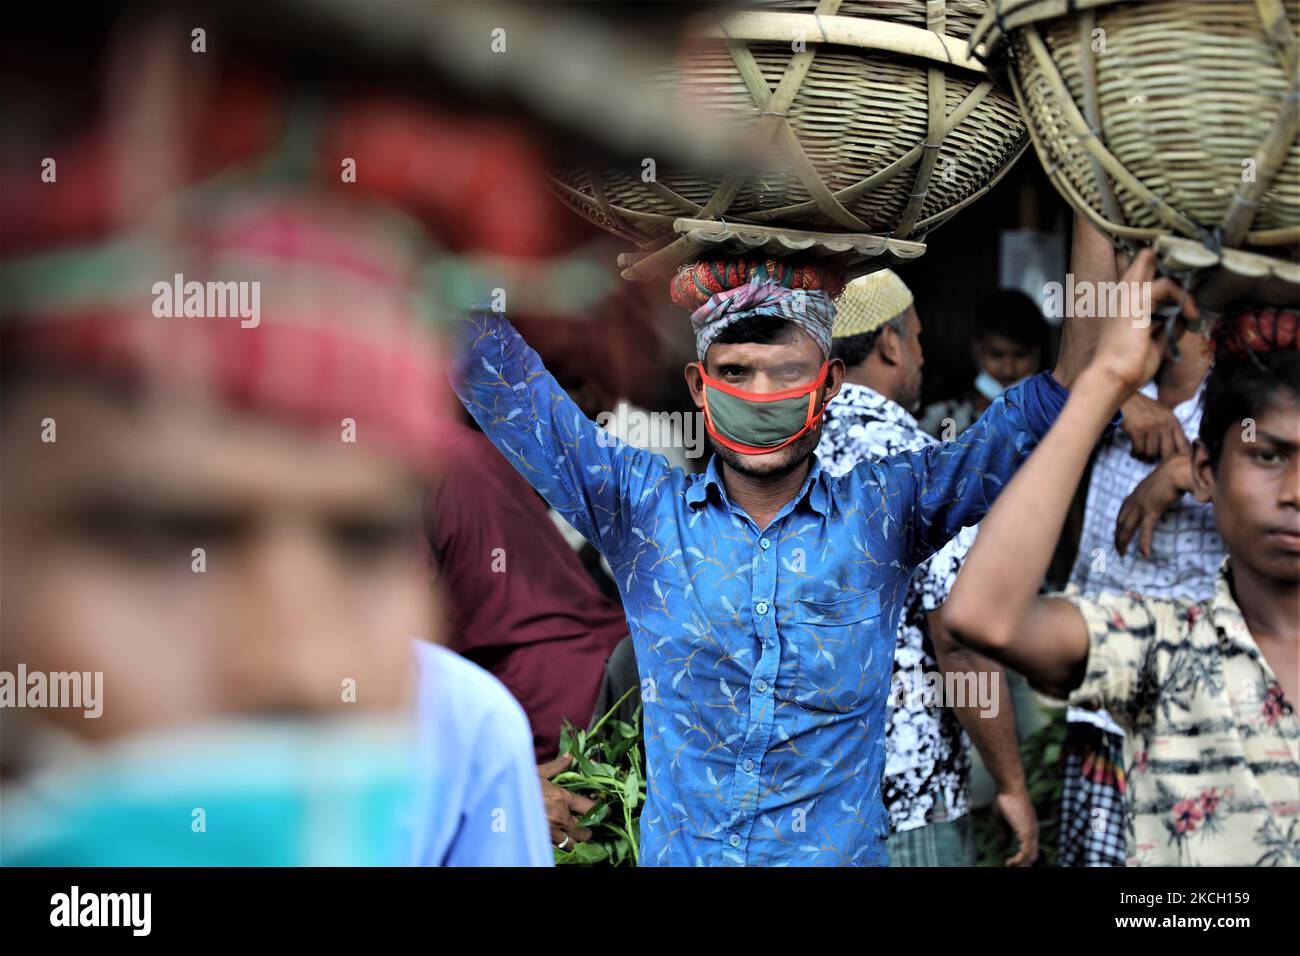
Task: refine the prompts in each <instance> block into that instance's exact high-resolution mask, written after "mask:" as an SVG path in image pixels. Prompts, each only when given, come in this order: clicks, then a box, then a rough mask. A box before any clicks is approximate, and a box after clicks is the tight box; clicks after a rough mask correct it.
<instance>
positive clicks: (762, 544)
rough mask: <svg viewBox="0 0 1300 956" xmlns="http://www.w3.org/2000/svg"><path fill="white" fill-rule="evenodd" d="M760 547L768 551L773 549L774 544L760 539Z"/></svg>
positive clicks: (765, 539)
mask: <svg viewBox="0 0 1300 956" xmlns="http://www.w3.org/2000/svg"><path fill="white" fill-rule="evenodd" d="M758 546H759V547H760V548H762V549H763V550H764V551H766V550H767V549H768V548H770V547H772V542H771V541H768V540H767V538H759V539H758Z"/></svg>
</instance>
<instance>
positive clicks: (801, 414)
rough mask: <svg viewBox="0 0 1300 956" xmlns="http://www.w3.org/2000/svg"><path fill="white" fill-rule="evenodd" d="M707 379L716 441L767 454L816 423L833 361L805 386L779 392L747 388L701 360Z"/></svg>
mask: <svg viewBox="0 0 1300 956" xmlns="http://www.w3.org/2000/svg"><path fill="white" fill-rule="evenodd" d="M696 364H697V365H698V366H699V369H700V376H701V377H702V378H703V379H704V427H705V429H706V430H707V431H708V433H709V434H710V435H711V436H712V437H713V440H714V441H716V442H717V443H718V444H720V445H722V446H723V447H724V448H729V449H731V450H732V451H734V452H739V453H740V454H742V455H766V454H767V453H768V452H773V451H776V450H777V449H779V448H784V447H785V446H786V445H788V444H790V443H791V442H793V441H798V440H799V439H800V438H802V437H803V436H804V435H806V434H808V432H809V431H811V430H812V429H814V428H816V427H817V423H818V422H820V421H821V417H822V414H823V413H824V412H825V411H826V406H825V405H823V406H822V407H821V408H817V392H818V391H820V389H821V387H822V385H823V384H824V383H825V381H826V375H827V372H828V371H829V369H830V360H829V359H828V360H827V361H825V362H822V367H821V369H820V370H819V371H818V372H817V374H816V375H815V376H814V377H813V380H812V381H811V382H809V383H807V384H806V385H796V386H795V387H794V388H787V389H782V390H781V391H779V392H747V391H745V390H744V389H740V388H736V387H735V386H733V385H728V384H726V383H725V382H720V381H718V380H717V379H715V378H712V377H710V376H709V374H708V373H707V372H705V371H704V363H703V362H698V363H696Z"/></svg>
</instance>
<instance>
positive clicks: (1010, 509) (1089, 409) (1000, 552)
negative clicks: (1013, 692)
mask: <svg viewBox="0 0 1300 956" xmlns="http://www.w3.org/2000/svg"><path fill="white" fill-rule="evenodd" d="M1154 276H1155V256H1154V254H1152V253H1151V252H1150V251H1149V250H1148V251H1143V252H1142V253H1141V254H1140V255H1139V256H1138V257H1137V258H1136V259H1135V260H1134V261H1133V264H1132V266H1130V267H1129V270H1128V271H1127V272H1126V273H1125V275H1124V280H1125V281H1130V282H1139V283H1142V284H1143V287H1147V288H1150V290H1151V295H1150V296H1149V297H1146V296H1137V297H1135V298H1137V299H1138V300H1139V301H1137V302H1134V303H1131V306H1132V307H1131V308H1130V310H1129V314H1128V315H1124V316H1115V317H1113V318H1109V319H1105V320H1100V321H1099V323H1098V324H1099V325H1100V326H1102V331H1101V338H1100V342H1099V344H1098V347H1097V351H1096V353H1095V355H1094V356H1093V359H1092V361H1091V362H1090V363H1089V365H1088V367H1087V368H1086V369H1085V370H1084V371H1083V372H1082V373H1081V374H1080V375H1079V377H1078V379H1077V381H1076V382H1075V385H1074V389H1073V390H1072V391H1071V393H1070V398H1069V401H1068V402H1067V403H1066V405H1065V409H1064V410H1063V411H1062V412H1061V414H1060V417H1059V418H1058V419H1057V421H1056V424H1054V425H1053V426H1052V428H1051V431H1050V432H1049V433H1048V434H1047V436H1046V437H1045V438H1044V439H1043V440H1042V442H1041V443H1040V444H1039V445H1038V448H1037V449H1036V450H1035V451H1034V453H1033V454H1032V455H1030V457H1029V460H1028V461H1027V462H1026V463H1025V464H1024V466H1023V467H1022V468H1021V469H1020V470H1019V472H1017V473H1016V476H1015V477H1014V478H1013V479H1012V480H1011V482H1010V484H1008V485H1007V488H1006V490H1005V491H1003V492H1002V494H1001V495H1000V496H999V497H998V500H997V502H996V504H994V506H993V508H992V510H990V511H989V513H988V516H987V517H986V518H985V519H984V521H983V523H982V524H981V525H980V533H979V536H978V537H977V538H976V539H975V545H974V547H972V548H971V551H970V554H969V555H968V556H967V559H966V564H965V566H964V567H963V568H962V572H961V574H960V575H958V577H957V583H956V584H955V585H954V587H953V589H952V591H951V593H950V594H949V596H948V600H947V602H946V603H945V604H944V607H943V621H944V623H945V624H946V625H947V627H948V630H949V631H950V632H951V633H952V635H953V636H954V637H955V638H956V639H957V640H959V641H960V642H962V643H963V644H966V645H968V646H969V647H972V648H974V649H975V650H977V651H980V652H981V653H984V654H987V655H988V656H989V657H992V658H994V659H995V660H999V661H1002V662H1003V663H1005V664H1007V665H1009V666H1011V667H1013V668H1015V669H1016V670H1018V671H1020V672H1021V673H1023V674H1024V675H1025V676H1026V677H1028V678H1029V680H1030V682H1031V683H1033V684H1034V685H1035V686H1037V687H1039V688H1040V689H1043V690H1046V691H1048V692H1049V693H1052V694H1054V695H1056V696H1065V694H1066V693H1067V692H1068V691H1070V690H1071V689H1073V688H1074V687H1076V686H1078V685H1079V683H1080V681H1081V680H1082V678H1083V674H1084V666H1085V664H1086V662H1087V659H1088V646H1089V642H1088V629H1087V627H1086V626H1085V622H1084V619H1083V616H1082V614H1081V613H1080V612H1079V610H1078V609H1077V608H1076V607H1075V605H1074V604H1072V603H1070V602H1068V601H1065V600H1062V599H1052V598H1048V599H1043V598H1039V597H1038V590H1039V586H1040V585H1041V583H1042V581H1043V577H1044V575H1045V574H1046V573H1047V566H1048V563H1049V562H1050V561H1051V557H1052V552H1053V550H1054V549H1055V547H1056V541H1057V538H1058V537H1059V536H1060V533H1061V526H1062V525H1063V523H1064V521H1065V515H1066V512H1067V511H1068V510H1069V506H1070V500H1071V498H1072V497H1073V496H1074V491H1075V488H1076V487H1077V486H1078V483H1079V479H1080V477H1081V476H1082V474H1083V470H1084V468H1085V466H1086V465H1087V461H1088V456H1089V455H1090V454H1091V453H1092V449H1093V446H1094V445H1095V444H1096V442H1097V439H1098V437H1099V436H1100V434H1101V432H1102V430H1103V428H1105V426H1106V423H1107V422H1108V421H1109V420H1110V419H1111V416H1112V415H1113V414H1114V412H1115V409H1117V408H1118V407H1119V405H1120V403H1121V402H1123V401H1124V399H1126V398H1127V397H1128V396H1129V395H1131V394H1132V393H1133V392H1134V391H1136V390H1137V389H1138V388H1139V387H1141V385H1142V384H1143V383H1145V382H1147V381H1149V380H1150V379H1151V376H1152V375H1154V374H1155V370H1156V367H1157V366H1158V365H1159V363H1160V354H1161V353H1160V347H1159V343H1158V339H1159V336H1160V335H1161V334H1162V332H1161V324H1160V323H1159V322H1153V321H1151V319H1152V315H1151V310H1152V308H1153V307H1154V304H1155V303H1156V302H1159V301H1161V300H1162V299H1165V298H1171V297H1172V296H1173V294H1174V293H1175V292H1176V291H1177V286H1175V285H1174V284H1173V282H1172V281H1171V280H1169V279H1161V280H1159V281H1158V282H1154V283H1153V282H1152V279H1153V278H1154ZM1143 299H1146V301H1145V302H1144V301H1142V300H1143ZM1186 304H1187V307H1188V311H1189V313H1190V314H1191V315H1193V316H1194V315H1195V306H1194V304H1192V303H1191V302H1190V300H1188V302H1187V303H1186Z"/></svg>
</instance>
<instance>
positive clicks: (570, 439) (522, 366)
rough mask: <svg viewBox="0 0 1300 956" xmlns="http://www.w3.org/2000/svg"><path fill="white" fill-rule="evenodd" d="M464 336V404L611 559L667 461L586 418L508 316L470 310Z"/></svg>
mask: <svg viewBox="0 0 1300 956" xmlns="http://www.w3.org/2000/svg"><path fill="white" fill-rule="evenodd" d="M460 336H461V342H460V351H459V354H458V357H457V362H456V369H455V371H454V373H453V375H452V387H453V388H454V389H455V390H456V394H457V395H458V396H460V400H461V402H462V403H464V405H465V408H466V409H467V410H468V411H469V413H470V414H471V415H472V416H474V420H475V421H476V422H478V424H479V427H480V428H482V429H483V433H484V434H485V435H487V437H488V438H489V439H491V441H492V444H494V445H496V447H497V448H498V450H500V452H501V454H503V455H504V456H505V457H506V459H507V460H508V461H509V462H510V463H511V464H512V465H514V466H515V468H516V469H518V471H519V473H520V474H521V475H523V476H524V478H526V479H527V480H528V483H529V484H531V485H532V486H533V487H534V488H536V489H537V491H538V492H539V493H540V494H541V495H542V497H543V498H545V499H546V500H547V501H548V502H549V503H550V505H551V507H553V508H554V509H555V510H556V511H558V512H559V513H560V514H562V515H563V516H564V517H565V519H566V520H568V522H569V523H570V524H572V525H573V526H574V527H575V528H577V529H578V530H579V531H580V532H582V534H583V536H584V537H586V538H587V540H589V541H590V542H591V543H592V544H594V545H595V546H596V547H597V548H598V549H599V550H600V551H601V552H602V553H603V554H604V555H605V556H606V557H609V558H610V559H611V560H613V558H612V556H613V555H616V554H617V553H618V552H619V550H620V549H621V548H622V545H623V543H624V541H626V539H627V537H628V534H629V533H630V531H631V529H632V528H633V527H634V526H635V524H636V514H637V513H638V512H639V510H640V506H641V504H642V503H643V502H644V501H645V500H646V498H647V497H649V496H650V495H651V494H653V493H654V492H655V490H656V488H657V487H658V486H659V485H660V484H661V483H662V482H663V481H664V480H665V479H666V478H667V477H668V474H669V469H668V465H667V462H665V461H664V459H663V458H662V457H660V456H659V455H655V454H652V453H651V452H646V451H641V450H639V449H637V448H633V447H631V446H629V445H624V444H623V443H622V442H621V441H619V440H618V439H616V438H614V437H613V436H612V435H610V434H609V433H608V432H606V431H605V430H604V429H603V428H601V427H600V426H599V425H597V424H596V423H595V422H593V421H591V420H590V419H589V418H587V416H586V415H584V414H583V413H582V410H581V409H579V408H578V406H577V405H576V404H574V402H573V400H572V399H570V398H569V396H568V393H566V392H565V391H564V389H563V388H561V387H560V385H559V383H558V382H556V381H555V379H554V377H552V376H551V374H550V373H549V372H547V371H546V369H545V367H543V365H542V360H541V358H540V357H539V356H538V354H537V353H536V352H535V351H533V350H532V349H531V348H529V347H528V345H527V344H526V343H525V342H524V340H523V339H522V338H521V337H520V335H519V333H518V332H516V331H515V329H514V327H513V326H512V325H511V324H510V323H509V322H508V321H506V319H505V318H504V317H503V316H501V315H498V314H496V313H492V312H486V311H485V312H473V313H471V314H470V315H469V316H468V317H466V318H465V319H464V321H463V322H462V325H461V330H460Z"/></svg>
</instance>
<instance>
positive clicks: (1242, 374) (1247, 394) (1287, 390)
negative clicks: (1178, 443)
mask: <svg viewBox="0 0 1300 956" xmlns="http://www.w3.org/2000/svg"><path fill="white" fill-rule="evenodd" d="M1282 397H1288V398H1290V400H1291V401H1293V402H1300V352H1297V351H1295V350H1294V349H1291V350H1287V351H1281V352H1264V353H1261V354H1253V355H1237V354H1234V353H1231V352H1229V353H1223V352H1220V353H1219V354H1218V355H1217V356H1216V357H1215V361H1214V368H1213V369H1211V370H1210V377H1209V379H1208V380H1207V381H1206V383H1205V394H1204V395H1203V396H1202V399H1201V402H1202V404H1201V431H1200V436H1199V437H1200V439H1201V441H1202V442H1203V443H1204V444H1205V447H1206V449H1207V450H1208V451H1209V453H1210V463H1211V464H1212V465H1214V466H1215V467H1218V464H1219V456H1220V455H1221V454H1222V453H1223V443H1224V439H1225V438H1226V436H1227V434H1228V430H1229V429H1231V428H1240V427H1242V426H1241V423H1242V421H1243V420H1244V419H1247V418H1258V417H1259V416H1260V415H1262V414H1263V413H1264V411H1265V409H1267V408H1268V406H1269V404H1270V403H1272V402H1273V401H1274V400H1275V399H1278V398H1282Z"/></svg>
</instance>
